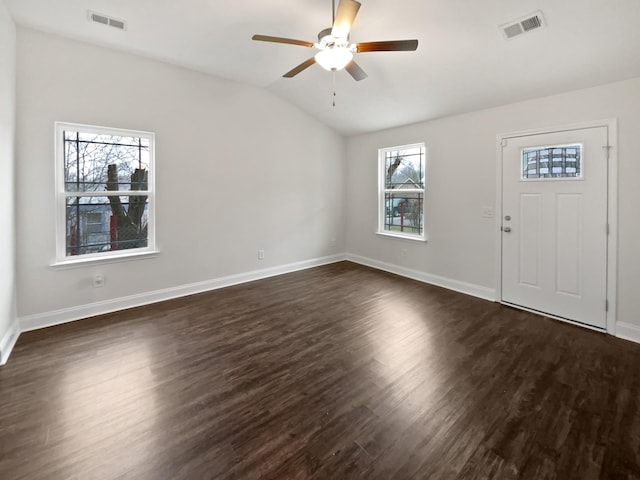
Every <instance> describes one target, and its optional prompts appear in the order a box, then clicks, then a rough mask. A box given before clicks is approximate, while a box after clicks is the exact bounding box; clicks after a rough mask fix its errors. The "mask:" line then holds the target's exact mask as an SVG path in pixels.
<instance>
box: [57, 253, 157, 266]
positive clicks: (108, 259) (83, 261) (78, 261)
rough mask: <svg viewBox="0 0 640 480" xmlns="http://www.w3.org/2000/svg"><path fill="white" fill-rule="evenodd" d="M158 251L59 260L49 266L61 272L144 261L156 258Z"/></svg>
mask: <svg viewBox="0 0 640 480" xmlns="http://www.w3.org/2000/svg"><path fill="white" fill-rule="evenodd" d="M159 253H160V251H159V250H146V251H144V252H135V253H133V252H132V253H123V254H119V255H109V256H101V257H90V258H74V259H72V260H60V261H57V262H55V263H52V264H51V265H50V266H51V268H53V269H54V270H62V269H67V268H79V267H88V266H91V265H101V264H104V263H118V262H129V261H131V260H145V259H149V258H154V257H157V256H158V254H159Z"/></svg>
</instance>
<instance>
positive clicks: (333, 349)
mask: <svg viewBox="0 0 640 480" xmlns="http://www.w3.org/2000/svg"><path fill="white" fill-rule="evenodd" d="M639 360H640V345H636V344H632V343H630V342H626V341H623V340H620V339H616V338H613V337H610V336H607V335H604V334H599V333H597V332H593V331H589V330H586V329H582V328H578V327H574V326H572V325H568V324H564V323H560V322H557V321H554V320H550V319H546V318H544V317H540V316H537V315H533V314H530V313H527V312H521V311H518V310H514V309H511V308H508V307H505V306H502V305H499V304H496V303H492V302H487V301H484V300H481V299H477V298H473V297H469V296H466V295H463V294H460V293H456V292H452V291H449V290H445V289H441V288H438V287H434V286H430V285H425V284H422V283H419V282H416V281H413V280H409V279H405V278H401V277H397V276H394V275H391V274H388V273H384V272H380V271H376V270H373V269H370V268H367V267H363V266H359V265H355V264H352V263H349V262H341V263H337V264H333V265H327V266H323V267H318V268H314V269H310V270H305V271H301V272H296V273H292V274H287V275H282V276H279V277H273V278H270V279H266V280H261V281H257V282H251V283H247V284H243V285H237V286H234V287H229V288H225V289H220V290H216V291H212V292H207V293H203V294H199V295H193V296H190V297H185V298H180V299H176V300H172V301H168V302H163V303H158V304H154V305H148V306H145V307H140V308H135V309H130V310H126V311H122V312H118V313H113V314H109V315H103V316H100V317H95V318H92V319H87V320H84V321H81V322H74V323H70V324H66V325H61V326H57V327H52V328H47V329H43V330H39V331H35V332H29V333H25V334H23V335H21V337H20V339H19V341H18V343H17V345H16V347H15V349H14V352H13V354H12V357H11V359H10V361H9V363H8V364H7V365H6V366H4V367H2V368H1V369H0V478H2V479H12V480H13V479H16V480H19V479H29V480H34V479H35V480H38V479H47V480H56V479H74V478H76V479H101V480H103V479H142V480H147V479H150V480H151V479H153V480H158V479H167V480H169V479H171V480H174V479H206V478H211V479H242V480H245V479H341V478H345V479H358V478H365V479H380V480H383V479H384V480H388V479H399V480H405V479H428V478H433V479H438V480H440V479H452V480H455V479H457V480H464V479H500V480H509V479H535V480H540V479H563V480H565V479H569V480H571V479H579V480H589V479H626V480H629V479H640V361H639Z"/></svg>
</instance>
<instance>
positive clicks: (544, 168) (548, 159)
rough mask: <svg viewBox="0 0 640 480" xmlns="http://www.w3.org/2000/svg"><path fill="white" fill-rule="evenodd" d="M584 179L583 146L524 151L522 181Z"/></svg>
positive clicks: (528, 149) (539, 148) (535, 148)
mask: <svg viewBox="0 0 640 480" xmlns="http://www.w3.org/2000/svg"><path fill="white" fill-rule="evenodd" d="M579 177H582V145H565V146H558V147H534V148H525V149H523V150H522V179H524V180H526V179H534V178H579Z"/></svg>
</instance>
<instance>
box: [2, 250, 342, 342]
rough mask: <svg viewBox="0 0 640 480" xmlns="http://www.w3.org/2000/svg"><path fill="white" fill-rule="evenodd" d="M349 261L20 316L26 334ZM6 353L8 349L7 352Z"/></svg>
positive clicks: (319, 261) (305, 264) (323, 260)
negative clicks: (97, 316) (106, 314)
mask: <svg viewBox="0 0 640 480" xmlns="http://www.w3.org/2000/svg"><path fill="white" fill-rule="evenodd" d="M343 260H346V257H345V255H344V254H339V255H331V256H327V257H320V258H314V259H311V260H304V261H302V262H295V263H289V264H286V265H280V266H277V267H270V268H265V269H262V270H254V271H251V272H245V273H240V274H236V275H229V276H226V277H220V278H215V279H212V280H206V281H203V282H197V283H191V284H187V285H180V286H177V287H171V288H165V289H162V290H155V291H152V292H145V293H140V294H137V295H130V296H126V297H120V298H115V299H112V300H106V301H103V302H95V303H90V304H86V305H80V306H77V307H71V308H64V309H61V310H54V311H50V312H44V313H38V314H35V315H27V316H24V317H20V319H19V320H20V323H19V328H20V331H22V332H28V331H31V330H37V329H40V328H46V327H52V326H54V325H60V324H63V323H68V322H73V321H76V320H82V319H84V318H88V317H94V316H96V315H103V314H105V313H112V312H116V311H119V310H125V309H127V308H134V307H141V306H143V305H149V304H151V303H157V302H162V301H165V300H171V299H174V298H179V297H185V296H187V295H193V294H196V293H202V292H207V291H211V290H217V289H219V288H224V287H230V286H232V285H238V284H240V283H246V282H252V281H255V280H261V279H263V278H268V277H274V276H277V275H282V274H285V273H292V272H296V271H299V270H305V269H308V268H313V267H319V266H321V265H327V264H330V263H336V262H340V261H343ZM3 352H4V350H3Z"/></svg>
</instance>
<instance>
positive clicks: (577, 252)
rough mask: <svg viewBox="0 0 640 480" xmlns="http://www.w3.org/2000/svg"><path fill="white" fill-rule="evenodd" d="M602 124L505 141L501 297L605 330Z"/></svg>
mask: <svg viewBox="0 0 640 480" xmlns="http://www.w3.org/2000/svg"><path fill="white" fill-rule="evenodd" d="M607 145H608V142H607V128H606V127H592V128H584V129H577V130H568V131H562V132H554V133H545V134H538V135H527V136H520V137H513V138H507V139H504V140H503V146H502V182H503V184H502V212H503V218H502V302H503V303H507V304H511V305H514V306H518V307H523V308H526V309H531V310H535V311H538V312H541V313H546V314H549V315H553V316H556V317H561V318H566V319H568V320H572V321H576V322H580V323H584V324H586V325H590V326H593V327H598V328H602V329H604V328H605V327H606V296H607V171H608V166H607V158H608V156H607V151H606V146H607Z"/></svg>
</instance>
